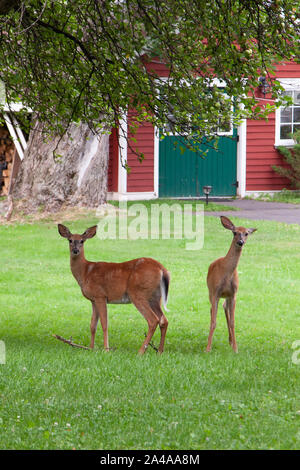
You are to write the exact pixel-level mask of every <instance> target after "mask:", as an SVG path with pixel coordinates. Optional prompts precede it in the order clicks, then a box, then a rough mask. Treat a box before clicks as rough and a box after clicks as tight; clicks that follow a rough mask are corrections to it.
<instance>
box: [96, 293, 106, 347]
mask: <svg viewBox="0 0 300 470" xmlns="http://www.w3.org/2000/svg"><path fill="white" fill-rule="evenodd" d="M95 309H96V311H97V314H98V318H99V317H100V322H101V327H102V331H103V341H104V349H106V350H107V351H108V350H109V345H108V324H107V323H108V322H107V305H106V300H105V299H96V300H95Z"/></svg>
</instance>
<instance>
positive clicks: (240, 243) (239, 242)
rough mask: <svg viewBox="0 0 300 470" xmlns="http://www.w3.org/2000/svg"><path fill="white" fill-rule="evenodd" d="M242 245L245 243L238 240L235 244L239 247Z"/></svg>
mask: <svg viewBox="0 0 300 470" xmlns="http://www.w3.org/2000/svg"><path fill="white" fill-rule="evenodd" d="M244 243H245V242H243V240H239V241H238V242H237V244H238V245H239V246H243V245H244Z"/></svg>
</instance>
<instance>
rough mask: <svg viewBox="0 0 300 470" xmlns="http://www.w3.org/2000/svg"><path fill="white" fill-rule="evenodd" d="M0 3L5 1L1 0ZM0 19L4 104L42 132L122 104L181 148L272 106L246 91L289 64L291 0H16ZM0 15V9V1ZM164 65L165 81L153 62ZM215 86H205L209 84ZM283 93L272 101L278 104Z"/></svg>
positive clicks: (95, 120)
mask: <svg viewBox="0 0 300 470" xmlns="http://www.w3.org/2000/svg"><path fill="white" fill-rule="evenodd" d="M3 3H7V2H3ZM12 5H13V6H14V7H15V8H13V9H11V10H10V11H9V12H7V11H5V10H3V11H2V13H3V14H2V16H0V46H1V47H0V63H1V67H0V79H1V80H2V81H3V82H4V83H5V86H6V95H7V101H8V102H9V103H10V102H15V101H17V100H21V101H22V103H23V104H24V105H26V106H28V107H30V108H32V109H34V110H35V112H36V113H37V115H38V119H39V120H41V121H42V122H43V123H44V124H45V126H44V128H45V129H47V132H49V133H63V132H64V130H65V129H66V128H67V127H68V125H69V123H70V122H79V121H83V122H85V123H87V124H88V125H89V126H90V128H91V129H92V130H93V131H94V132H102V131H103V129H109V128H110V127H111V126H116V125H117V124H118V122H119V121H120V118H121V117H122V116H123V115H124V113H126V110H127V109H128V107H129V106H130V107H133V108H135V109H136V125H138V123H139V122H140V121H144V120H148V121H151V122H152V123H153V124H154V125H155V126H157V127H159V128H162V127H164V126H166V125H168V127H169V129H171V130H172V131H173V132H176V133H177V134H179V135H185V134H186V133H189V134H191V131H192V133H193V136H194V137H193V139H194V140H193V141H194V142H197V141H199V140H201V138H202V137H203V135H216V134H218V129H219V127H220V114H221V115H222V120H223V124H224V123H226V122H227V123H228V121H229V120H230V119H232V116H231V109H232V97H237V98H238V101H239V106H236V108H235V109H236V110H235V114H234V118H233V119H234V122H233V124H237V123H238V122H240V119H241V118H244V117H252V118H262V117H266V116H267V114H268V113H269V112H270V111H272V109H273V107H272V106H270V105H269V104H268V105H267V106H262V105H260V104H259V103H258V102H257V100H256V98H255V96H254V93H253V89H254V88H256V87H257V86H258V77H259V76H261V75H263V76H266V77H267V79H268V81H269V82H272V98H273V99H274V100H275V99H278V98H279V103H278V104H280V102H281V101H280V90H281V87H280V84H279V83H278V82H276V80H274V76H272V72H273V70H274V64H275V63H276V62H279V61H281V60H297V58H299V39H298V38H299V20H298V19H297V8H298V1H297V0H217V1H212V2H207V1H206V0H177V1H174V0H72V1H66V0H56V1H52V0H41V1H39V0H27V1H21V0H19V1H14V2H12ZM0 14H1V4H0ZM151 62H152V63H156V65H159V64H162V63H165V64H166V65H167V67H168V71H169V73H168V77H167V78H166V79H161V77H159V76H158V73H157V72H155V70H154V67H153V66H150V65H149V63H151ZM216 77H217V78H218V79H219V80H221V81H223V82H224V86H225V91H226V94H224V89H221V88H218V87H217V86H216V85H214V82H213V80H214V79H215V78H216ZM284 99H285V98H284V97H282V100H284Z"/></svg>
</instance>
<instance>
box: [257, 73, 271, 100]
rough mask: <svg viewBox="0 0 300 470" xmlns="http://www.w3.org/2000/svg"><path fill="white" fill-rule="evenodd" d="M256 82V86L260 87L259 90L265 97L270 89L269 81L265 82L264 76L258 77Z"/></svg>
mask: <svg viewBox="0 0 300 470" xmlns="http://www.w3.org/2000/svg"><path fill="white" fill-rule="evenodd" d="M258 83H259V85H258V86H259V88H260V91H261V92H262V93H263V95H264V97H265V96H266V94H267V93H268V91H270V89H271V85H269V83H268V82H267V79H266V77H259V79H258Z"/></svg>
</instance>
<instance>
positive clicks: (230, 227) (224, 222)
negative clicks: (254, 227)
mask: <svg viewBox="0 0 300 470" xmlns="http://www.w3.org/2000/svg"><path fill="white" fill-rule="evenodd" d="M220 218H221V222H222V225H223V227H225V228H227V229H228V230H231V231H232V232H233V231H234V230H235V226H234V224H233V223H232V222H231V220H230V219H228V217H225V216H224V215H221V217H220Z"/></svg>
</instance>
